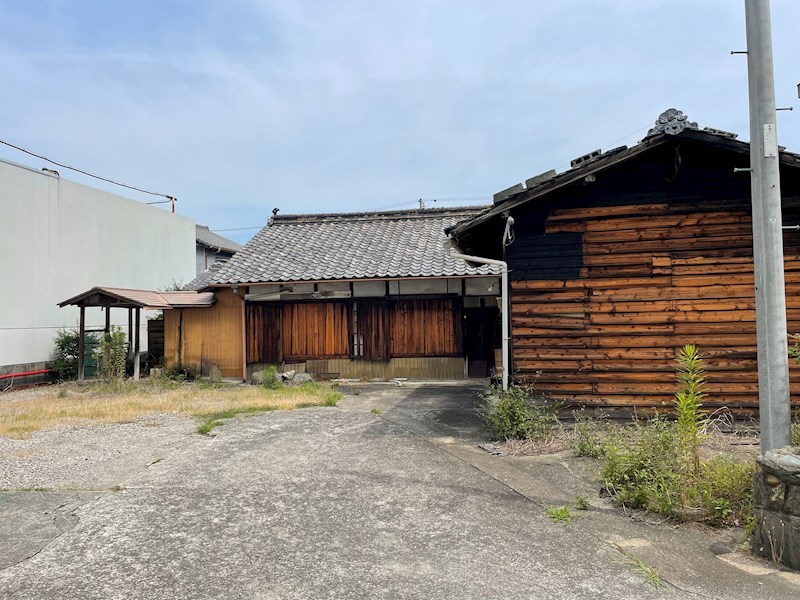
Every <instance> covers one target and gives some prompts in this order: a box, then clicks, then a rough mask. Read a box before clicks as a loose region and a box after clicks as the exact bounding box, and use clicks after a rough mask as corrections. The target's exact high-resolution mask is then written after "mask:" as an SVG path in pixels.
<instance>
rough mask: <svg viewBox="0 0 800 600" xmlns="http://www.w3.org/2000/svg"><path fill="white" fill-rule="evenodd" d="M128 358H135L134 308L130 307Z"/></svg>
mask: <svg viewBox="0 0 800 600" xmlns="http://www.w3.org/2000/svg"><path fill="white" fill-rule="evenodd" d="M128 359H129V360H130V359H133V309H132V308H129V309H128Z"/></svg>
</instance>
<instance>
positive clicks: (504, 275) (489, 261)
mask: <svg viewBox="0 0 800 600" xmlns="http://www.w3.org/2000/svg"><path fill="white" fill-rule="evenodd" d="M446 243H447V245H448V248H449V249H452V246H450V240H449V239H448V240H447V242H446ZM450 256H452V257H453V258H460V259H461V260H466V261H467V262H473V263H480V264H483V265H497V266H499V267H500V273H501V279H500V303H501V304H502V307H501V310H500V313H501V316H502V318H503V322H502V327H503V332H502V342H503V391H507V390H508V367H509V360H508V359H509V357H508V305H507V304H506V299H507V297H508V263H506V261H504V260H494V259H493V258H483V257H482V256H470V255H469V254H458V253H455V252H451V253H450Z"/></svg>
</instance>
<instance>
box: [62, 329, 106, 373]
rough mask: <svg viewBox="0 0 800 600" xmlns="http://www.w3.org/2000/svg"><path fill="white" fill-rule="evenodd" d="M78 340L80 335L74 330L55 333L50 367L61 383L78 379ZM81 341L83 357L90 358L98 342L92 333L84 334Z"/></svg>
mask: <svg viewBox="0 0 800 600" xmlns="http://www.w3.org/2000/svg"><path fill="white" fill-rule="evenodd" d="M79 339H80V335H79V333H78V331H77V330H76V329H70V330H62V331H59V332H58V333H56V338H55V348H54V350H53V355H52V359H51V367H52V369H53V371H55V373H56V377H57V378H58V379H59V380H61V381H66V380H68V379H76V378H77V377H78V341H79ZM83 340H84V356H86V357H89V356H92V355H93V354H94V353H95V351H96V350H97V346H98V344H99V343H100V340H99V339H98V337H97V336H96V335H94V334H93V333H87V334H84V338H83Z"/></svg>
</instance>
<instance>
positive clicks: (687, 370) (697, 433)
mask: <svg viewBox="0 0 800 600" xmlns="http://www.w3.org/2000/svg"><path fill="white" fill-rule="evenodd" d="M704 376H705V366H704V364H703V356H702V355H701V354H700V352H699V351H698V350H697V347H696V346H692V345H687V346H684V347H683V348H681V349H680V353H679V354H678V376H677V379H678V383H679V384H680V386H681V389H680V390H679V391H678V392H677V393H676V394H675V416H676V421H675V425H676V428H677V431H678V439H679V442H680V447H681V453H682V454H683V456H682V460H683V463H684V464H683V468H684V469H687V470H691V471H693V472H695V473H696V472H697V470H698V469H699V468H700V453H699V447H700V437H701V434H702V431H703V430H704V429H705V426H706V424H707V419H706V416H705V413H704V412H703V411H702V410H701V407H702V405H703V399H704V398H705V397H706V393H705V392H704V391H703V390H704V388H705V377H704Z"/></svg>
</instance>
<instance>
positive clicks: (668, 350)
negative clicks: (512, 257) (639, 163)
mask: <svg viewBox="0 0 800 600" xmlns="http://www.w3.org/2000/svg"><path fill="white" fill-rule="evenodd" d="M701 206H702V203H691V202H690V203H684V204H674V203H673V204H668V203H660V204H649V205H647V206H608V207H603V206H594V207H589V208H574V209H568V208H558V209H556V210H552V211H551V212H550V213H548V216H547V218H546V220H545V223H544V229H545V231H546V232H551V231H552V232H581V233H582V236H583V244H582V248H581V253H582V263H583V265H584V270H583V272H582V274H581V276H579V277H574V278H571V279H548V280H544V279H540V278H535V279H532V278H528V279H526V280H524V281H514V282H512V284H511V327H512V339H513V359H514V365H513V366H514V370H515V373H516V374H517V376H518V377H520V378H521V379H525V380H528V381H535V385H536V389H538V390H539V391H542V392H545V393H548V394H550V395H552V396H553V397H557V398H563V399H565V400H567V401H568V402H576V403H580V404H584V405H594V406H604V407H614V406H620V407H630V406H639V407H654V406H659V405H669V404H670V403H671V402H672V394H673V393H674V392H675V391H676V383H675V357H676V356H677V353H678V352H679V350H680V347H681V346H682V345H684V344H696V345H697V346H699V347H700V350H701V352H703V353H704V355H705V356H706V366H707V370H708V374H707V377H706V380H707V391H708V393H709V396H708V399H707V404H708V405H709V406H723V405H729V406H733V407H736V408H737V409H747V408H756V407H757V406H758V384H757V381H758V379H757V363H756V336H755V297H754V296H755V292H754V287H753V279H754V278H753V259H752V224H751V220H750V215H749V212H748V211H746V210H724V209H723V206H724V205H723V204H721V203H714V204H711V205H708V207H707V208H708V210H703V209H702V208H701ZM795 213H797V210H796V209H795ZM784 216H785V218H786V219H794V220H793V221H791V222H795V221H797V220H800V213H798V214H794V215H791V216H790V215H789V214H785V215H784ZM547 237H548V236H547V235H545V236H544V238H547ZM785 243H786V249H785V259H786V260H785V265H786V288H787V310H788V328H789V331H790V332H794V331H800V257H799V256H798V254H799V253H800V236H797V235H795V236H793V237H792V236H785ZM565 248H566V247H565V246H564V245H562V244H557V245H554V246H553V247H552V248H551V249H550V253H549V254H548V253H547V252H546V251H544V250H543V249H546V246H545V245H543V244H542V243H541V241H538V242H537V251H538V253H539V254H538V259H539V260H541V261H543V263H544V264H551V263H552V262H553V261H558V260H560V259H561V258H562V253H563V251H564V250H565ZM510 268H512V269H513V268H514V264H513V262H512V263H511V264H510ZM525 268H526V269H529V268H530V265H529V264H528V263H526V264H525ZM791 388H792V395H793V397H794V398H797V397H798V395H800V370H797V368H796V367H794V365H792V375H791Z"/></svg>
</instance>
